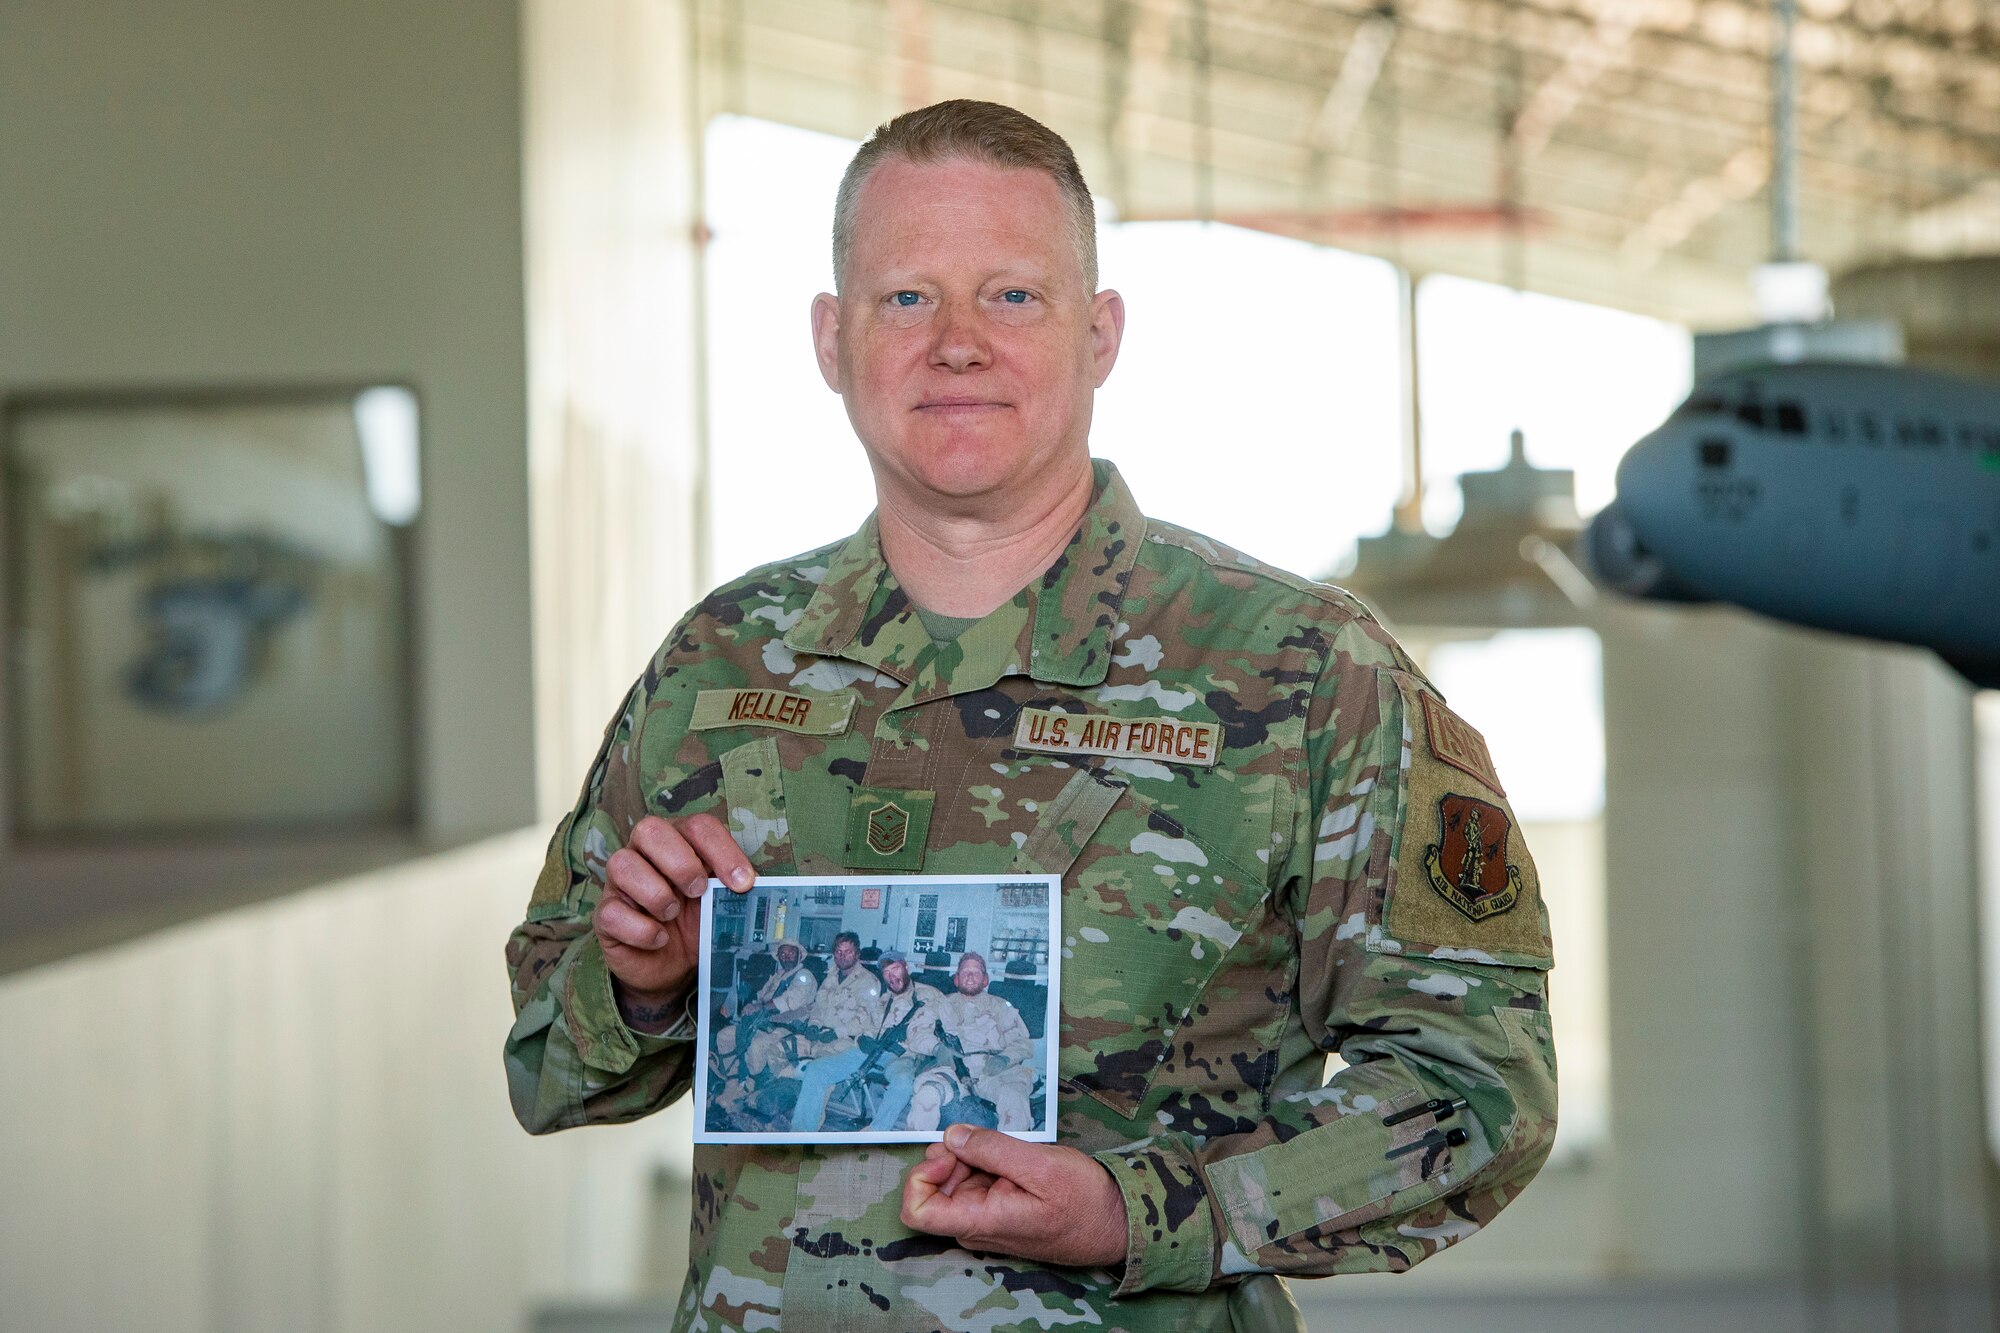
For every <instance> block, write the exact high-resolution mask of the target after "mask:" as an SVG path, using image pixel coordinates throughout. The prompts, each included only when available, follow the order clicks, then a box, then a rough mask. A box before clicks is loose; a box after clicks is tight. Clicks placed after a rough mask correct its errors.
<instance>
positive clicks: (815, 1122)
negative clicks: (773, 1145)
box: [792, 950, 944, 1134]
mask: <svg viewBox="0 0 2000 1333" xmlns="http://www.w3.org/2000/svg"><path fill="white" fill-rule="evenodd" d="M877 966H879V967H880V968H881V974H882V993H881V995H879V996H878V997H877V998H876V1000H875V1002H874V1010H873V1013H872V1015H871V1017H870V1019H869V1024H868V1030H867V1032H866V1033H865V1034H863V1035H862V1036H860V1037H858V1038H857V1039H856V1040H855V1041H853V1042H848V1043H844V1044H843V1047H844V1048H843V1049H839V1050H833V1051H830V1052H829V1053H826V1054H822V1055H820V1056H819V1057H817V1058H816V1059H813V1060H810V1061H808V1062H807V1063H806V1066H805V1073H804V1075H803V1076H802V1077H801V1079H800V1083H799V1099H798V1101H797V1102H796V1103H795V1104H794V1105H793V1108H792V1133H794V1134H811V1133H813V1132H815V1131H817V1130H818V1129H820V1128H821V1127H822V1126H823V1125H824V1124H825V1123H826V1103H827V1098H828V1096H829V1095H830V1094H831V1093H832V1091H833V1089H834V1088H835V1087H837V1086H839V1085H840V1084H841V1083H843V1082H845V1081H847V1080H848V1079H850V1078H853V1077H854V1076H855V1075H856V1074H859V1073H861V1072H862V1069H863V1067H864V1066H866V1065H867V1064H868V1062H869V1058H870V1057H871V1056H874V1057H875V1067H876V1068H878V1069H880V1070H881V1071H882V1076H883V1088H882V1092H881V1094H880V1096H879V1097H878V1099H877V1101H876V1103H875V1110H874V1116H873V1118H872V1119H871V1120H870V1121H869V1124H868V1126H867V1127H868V1128H869V1129H870V1130H874V1131H887V1130H893V1129H900V1128H902V1127H903V1111H904V1109H905V1108H906V1107H908V1106H909V1104H910V1091H911V1088H912V1085H913V1084H914V1083H915V1080H916V1076H917V1071H918V1069H919V1068H920V1067H921V1066H922V1065H923V1064H925V1063H927V1062H926V1061H925V1060H924V1059H923V1057H921V1056H919V1055H916V1054H914V1053H912V1050H911V1043H910V1034H911V1032H912V1031H913V1030H914V1026H913V1025H914V1023H915V1022H916V1017H917V1015H916V1010H917V1009H919V1008H920V1007H922V1006H924V1005H934V1004H936V1003H937V1002H938V1001H939V1000H941V999H943V998H944V996H943V994H942V992H940V991H939V990H938V989H937V987H935V986H927V985H925V984H924V983H923V982H921V981H913V980H911V978H910V964H909V960H908V959H906V958H904V957H903V955H902V954H901V953H900V952H897V951H895V950H891V951H890V952H888V953H885V954H883V955H882V958H881V961H880V963H878V964H877ZM905 1019H909V1020H910V1023H908V1024H906V1023H905V1022H904V1020H905ZM876 1038H880V1039H881V1043H882V1044H886V1045H887V1047H888V1049H885V1050H882V1051H880V1052H877V1051H876V1050H875V1045H874V1044H871V1043H874V1041H875V1039H876Z"/></svg>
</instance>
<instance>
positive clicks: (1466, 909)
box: [1383, 684, 1555, 967]
mask: <svg viewBox="0 0 2000 1333" xmlns="http://www.w3.org/2000/svg"><path fill="white" fill-rule="evenodd" d="M1399 688H1400V689H1401V691H1402V695H1403V707H1402V714H1403V718H1404V722H1405V725H1406V726H1407V727H1409V729H1410V735H1409V744H1408V746H1407V747H1406V748H1405V750H1404V754H1405V755H1406V756H1407V759H1406V760H1405V761H1404V762H1405V763H1406V764H1407V765H1408V767H1407V768H1406V770H1405V771H1404V773H1403V785H1404V800H1403V829H1402V840H1401V843H1400V845H1399V849H1398V851H1397V855H1396V869H1395V873H1394V875H1393V876H1392V877H1391V879H1390V883H1389V886H1388V896H1387V900H1386V902H1385V903H1384V906H1383V931H1384V935H1385V936H1386V940H1385V943H1386V944H1387V945H1388V946H1389V947H1390V948H1392V949H1393V948H1395V947H1397V946H1400V948H1401V951H1403V952H1406V953H1412V954H1435V953H1441V952H1443V951H1452V952H1458V953H1461V954H1464V955H1466V956H1469V957H1472V958H1475V959H1477V958H1479V957H1480V956H1481V955H1484V956H1485V960H1488V961H1492V962H1496V963H1507V964H1512V965H1515V966H1522V967H1548V966H1550V965H1552V964H1553V962H1554V961H1555V959H1554V951H1553V949H1552V947H1551V944H1550V940H1549V925H1548V913H1547V910H1546V909H1545V908H1544V907H1543V905H1542V897H1541V883H1540V880H1539V878H1538V876H1537V875H1536V873H1535V862H1534V859H1533V857H1531V856H1530V855H1529V854H1528V844H1527V841H1526V839H1525V838H1523V836H1522V834H1521V827H1520V821H1519V820H1518V819H1516V818H1515V817H1514V811H1513V809H1512V807H1511V806H1509V805H1508V803H1507V797H1506V794H1505V792H1504V791H1503V790H1502V789H1501V786H1500V777H1499V774H1498V773H1497V772H1495V771H1494V767H1493V757H1492V755H1491V754H1490V753H1489V752H1488V750H1487V748H1486V741H1485V738H1484V737H1482V736H1481V735H1480V734H1479V732H1478V731H1477V730H1476V729H1474V728H1473V727H1472V725H1471V724H1470V723H1468V722H1466V721H1465V719H1463V718H1461V717H1459V716H1458V715H1457V714H1456V713H1453V712H1452V711H1451V710H1450V709H1449V708H1447V707H1446V706H1445V704H1444V701H1443V700H1442V699H1440V698H1438V697H1437V696H1436V695H1435V694H1432V693H1431V692H1430V691H1428V690H1424V689H1422V688H1420V687H1419V686H1417V685H1415V684H1401V685H1399Z"/></svg>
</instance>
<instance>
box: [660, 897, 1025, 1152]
mask: <svg viewBox="0 0 2000 1333" xmlns="http://www.w3.org/2000/svg"><path fill="white" fill-rule="evenodd" d="M1018 884H1042V885H1046V886H1047V887H1048V917H1049V984H1048V995H1047V1001H1046V1002H1047V1006H1048V1012H1047V1013H1046V1014H1045V1015H1044V1017H1043V1020H1042V1035H1043V1042H1044V1048H1045V1050H1046V1051H1047V1055H1048V1067H1047V1068H1046V1069H1044V1070H1042V1071H1041V1072H1042V1093H1041V1098H1040V1100H1041V1103H1042V1105H1041V1121H1042V1127H1041V1128H1040V1129H1032V1130H1020V1131H1016V1130H1005V1131H1002V1132H1003V1133H1007V1134H1011V1135H1013V1137H1015V1138H1017V1139H1021V1140H1024V1141H1026V1142H1029V1143H1054V1142H1055V1141H1056V1083H1057V1081H1058V1078H1059V1075H1058V1073H1057V1067H1058V1065H1059V1064H1060V1063H1061V1058H1062V1057H1061V1049H1062V939H1063V935H1062V876H1061V875H1041V874H1016V875H759V876H758V877H757V882H756V884H755V885H753V886H752V887H753V888H773V887H775V888H782V889H787V890H792V889H799V890H803V889H811V888H818V887H827V888H832V887H835V886H838V887H842V888H887V889H897V888H905V887H911V888H914V887H919V886H923V885H935V886H940V887H942V886H947V885H949V886H954V887H958V888H989V889H996V890H997V889H999V888H1000V887H1001V886H1003V885H1018ZM729 892H731V890H730V888H729V886H728V885H726V884H724V883H723V882H722V881H721V880H719V879H711V880H709V881H708V888H707V890H706V891H705V892H704V893H703V894H702V895H701V945H700V948H701V958H700V964H699V967H698V969H697V972H696V976H695V998H696V1005H695V1052H694V1055H695V1068H694V1089H693V1094H694V1141H695V1142H696V1143H765V1144H788V1143H938V1142H941V1141H942V1140H943V1139H944V1132H943V1130H942V1129H939V1130H932V1131H928V1132H926V1131H923V1130H912V1129H885V1130H865V1129H864V1130H843V1131H838V1132H831V1133H829V1132H824V1131H821V1132H815V1133H811V1134H794V1133H791V1132H789V1131H786V1132H780V1131H775V1130H774V1131H770V1132H764V1133H756V1132H741V1131H734V1130H710V1129H709V1128H708V1055H709V1051H710V1049H711V1043H712V1042H713V1040H714V1036H715V1034H714V1033H712V1032H711V1031H710V1030H709V1028H710V1024H709V1009H710V1007H711V1006H710V1004H709V995H710V990H709V986H710V982H711V981H712V979H713V978H712V976H711V969H712V967H713V964H714V958H713V954H714V948H715V903H716V895H717V894H718V893H729ZM746 892H747V890H746Z"/></svg>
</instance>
